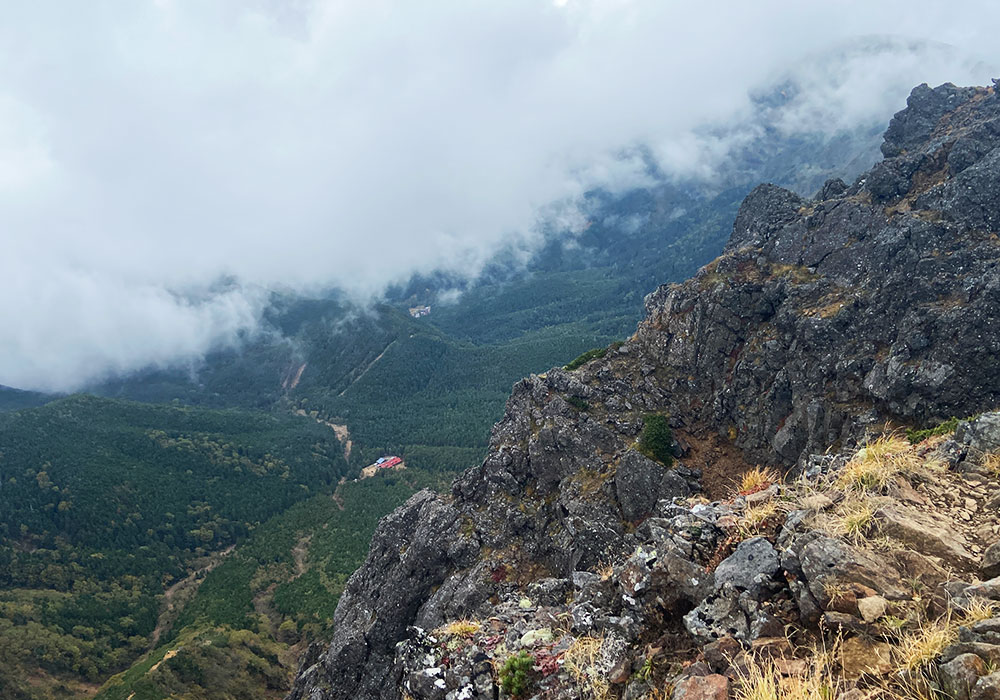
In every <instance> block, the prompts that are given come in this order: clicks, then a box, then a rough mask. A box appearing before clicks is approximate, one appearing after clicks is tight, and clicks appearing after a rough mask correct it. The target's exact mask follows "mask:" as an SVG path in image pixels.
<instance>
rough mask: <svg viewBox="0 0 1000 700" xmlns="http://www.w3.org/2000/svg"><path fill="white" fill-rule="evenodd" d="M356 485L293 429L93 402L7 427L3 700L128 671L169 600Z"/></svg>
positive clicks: (286, 423) (293, 421)
mask: <svg viewBox="0 0 1000 700" xmlns="http://www.w3.org/2000/svg"><path fill="white" fill-rule="evenodd" d="M347 470H348V467H347V464H346V463H345V462H344V459H343V456H342V448H341V445H340V443H339V442H338V441H337V439H336V437H335V436H334V434H333V432H332V431H331V430H329V429H328V428H326V427H325V426H321V425H318V424H316V423H315V422H314V421H312V420H309V419H305V418H300V417H297V416H284V415H268V414H260V413H252V412H247V411H237V410H228V411H213V410H206V409H196V408H190V407H182V406H153V405H148V404H141V403H132V402H124V401H113V400H108V399H99V398H95V397H89V396H77V397H71V398H67V399H62V400H58V401H54V402H51V403H49V404H47V405H45V406H43V407H40V408H33V409H25V410H22V411H18V412H14V413H8V414H2V415H0V679H3V683H4V693H5V695H4V697H18V698H20V697H74V696H77V693H78V689H76V684H78V683H79V682H80V681H86V682H88V683H94V682H99V681H101V680H103V679H104V678H106V677H107V675H109V674H110V673H111V672H114V671H117V670H120V669H122V668H124V667H127V665H128V664H130V663H131V662H132V661H133V660H134V659H135V658H137V657H138V656H140V655H141V654H142V653H143V652H145V651H146V648H147V644H148V643H149V640H150V638H151V635H152V634H153V632H154V628H155V627H156V625H157V618H158V614H159V607H160V601H159V599H160V596H161V595H162V594H163V592H164V589H166V588H167V587H168V586H170V585H171V584H173V583H174V582H176V581H177V580H179V579H182V578H184V577H185V575H186V574H187V573H188V571H189V570H191V569H198V568H202V567H203V566H204V565H205V564H206V563H207V560H208V558H209V557H210V556H211V555H213V554H217V553H219V552H222V551H225V550H226V549H227V548H230V549H231V547H232V545H233V544H235V543H236V542H237V541H238V540H240V539H243V538H245V537H246V536H247V534H248V533H249V532H250V531H252V530H253V529H254V528H255V527H256V526H257V524H258V523H259V522H261V521H263V520H266V519H267V518H269V517H271V516H273V515H275V514H276V513H279V512H281V511H283V510H285V509H286V508H288V507H289V506H291V505H293V504H295V503H297V502H298V501H301V500H303V499H305V498H307V497H309V496H310V495H311V494H312V493H314V492H317V491H323V490H328V489H332V485H333V484H336V483H337V481H338V479H339V478H340V477H341V476H343V475H344V474H346V473H347Z"/></svg>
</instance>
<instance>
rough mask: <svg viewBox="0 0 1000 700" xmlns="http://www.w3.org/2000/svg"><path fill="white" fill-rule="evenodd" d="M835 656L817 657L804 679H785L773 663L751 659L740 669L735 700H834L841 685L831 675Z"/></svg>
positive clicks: (810, 663)
mask: <svg viewBox="0 0 1000 700" xmlns="http://www.w3.org/2000/svg"><path fill="white" fill-rule="evenodd" d="M832 658H833V657H832V655H831V654H826V653H819V652H817V653H815V654H813V655H812V656H810V657H809V659H808V665H807V666H806V672H805V673H804V674H802V675H793V676H787V677H783V676H781V675H780V674H779V673H778V672H777V670H776V669H775V666H774V663H773V662H772V661H761V660H759V659H750V660H748V663H747V664H746V667H745V668H743V669H741V668H737V674H738V675H737V683H736V687H735V692H734V694H733V697H734V698H735V700H833V698H835V697H837V691H838V687H839V685H840V684H839V683H838V681H837V680H836V679H835V678H834V675H833V672H832V667H833V664H832Z"/></svg>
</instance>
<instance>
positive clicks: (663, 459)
mask: <svg viewBox="0 0 1000 700" xmlns="http://www.w3.org/2000/svg"><path fill="white" fill-rule="evenodd" d="M639 451H640V452H642V453H643V454H644V455H646V456H647V457H649V458H650V459H655V460H656V461H657V462H660V463H661V464H663V465H664V466H666V467H669V466H670V465H672V464H673V463H674V433H673V431H672V430H671V429H670V424H669V423H668V422H667V417H666V416H664V415H662V414H659V413H647V414H646V415H645V416H643V418H642V434H641V435H640V436H639Z"/></svg>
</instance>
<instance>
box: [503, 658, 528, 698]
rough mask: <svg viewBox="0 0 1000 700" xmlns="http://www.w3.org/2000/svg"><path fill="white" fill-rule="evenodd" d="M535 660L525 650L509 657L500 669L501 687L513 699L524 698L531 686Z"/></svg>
mask: <svg viewBox="0 0 1000 700" xmlns="http://www.w3.org/2000/svg"><path fill="white" fill-rule="evenodd" d="M534 666H535V660H534V659H533V658H532V657H531V654H529V653H528V652H526V651H524V650H523V649H522V650H521V651H520V652H518V653H517V654H515V655H513V656H509V657H507V660H506V661H504V662H503V666H501V667H500V672H499V674H498V675H499V677H500V685H501V686H503V689H504V691H506V692H507V693H509V694H510V695H511V696H512V697H515V698H519V697H522V696H523V695H524V694H525V693H526V692H527V690H528V688H529V687H530V686H531V676H530V675H529V674H530V673H531V669H532V668H534Z"/></svg>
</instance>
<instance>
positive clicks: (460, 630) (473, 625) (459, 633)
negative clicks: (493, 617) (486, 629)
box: [440, 619, 482, 638]
mask: <svg viewBox="0 0 1000 700" xmlns="http://www.w3.org/2000/svg"><path fill="white" fill-rule="evenodd" d="M481 627H482V623H480V622H477V621H475V620H468V619H463V620H455V621H454V622H449V623H448V624H447V625H445V626H444V627H442V628H441V629H440V632H441V634H443V635H447V636H449V637H465V638H468V637H471V636H472V635H474V634H475V633H476V632H478V631H479V629H480V628H481Z"/></svg>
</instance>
